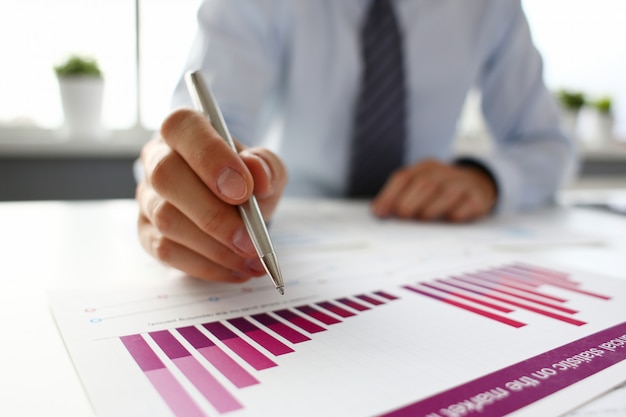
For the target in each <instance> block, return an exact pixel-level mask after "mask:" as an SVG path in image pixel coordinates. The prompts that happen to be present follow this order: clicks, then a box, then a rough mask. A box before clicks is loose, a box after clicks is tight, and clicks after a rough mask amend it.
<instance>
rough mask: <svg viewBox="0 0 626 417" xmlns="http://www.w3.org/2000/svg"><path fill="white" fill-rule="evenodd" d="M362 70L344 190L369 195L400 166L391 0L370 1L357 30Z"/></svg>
mask: <svg viewBox="0 0 626 417" xmlns="http://www.w3.org/2000/svg"><path fill="white" fill-rule="evenodd" d="M361 48H362V54H363V55H362V59H363V73H362V76H361V90H360V94H359V96H358V98H357V103H356V106H355V123H354V132H353V143H352V147H351V153H350V171H349V176H348V189H347V194H348V196H349V197H355V198H359V197H373V196H374V195H376V193H378V191H380V189H381V188H382V186H383V185H384V183H385V181H386V180H387V178H388V177H389V175H390V174H391V173H392V172H393V171H394V170H396V169H398V168H399V167H401V166H402V162H403V156H404V142H405V136H406V86H405V79H404V63H403V59H402V38H401V36H400V30H399V29H398V24H397V22H396V17H395V15H394V11H393V7H392V5H391V0H373V2H372V5H371V6H370V9H369V11H368V12H367V16H366V18H365V24H364V26H363V28H362V31H361Z"/></svg>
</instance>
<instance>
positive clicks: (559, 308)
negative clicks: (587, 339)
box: [452, 276, 578, 314]
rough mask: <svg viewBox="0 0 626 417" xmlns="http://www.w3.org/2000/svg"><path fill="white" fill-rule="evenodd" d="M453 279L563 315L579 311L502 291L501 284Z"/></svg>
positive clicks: (463, 277) (462, 277) (466, 277)
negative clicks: (547, 308)
mask: <svg viewBox="0 0 626 417" xmlns="http://www.w3.org/2000/svg"><path fill="white" fill-rule="evenodd" d="M452 278H453V279H456V280H459V281H463V282H467V283H469V284H473V285H476V286H478V287H481V288H486V289H488V290H491V291H495V292H497V293H500V294H505V295H508V296H509V297H514V298H518V299H520V300H524V301H530V302H531V303H535V304H539V305H542V306H544V307H549V308H551V309H553V310H557V311H560V312H562V313H566V314H576V313H578V311H576V310H574V309H571V308H568V307H563V306H561V305H558V304H553V303H549V302H546V301H542V300H538V299H536V298H532V297H526V296H524V295H521V294H517V293H514V292H511V291H507V290H506V289H502V287H501V286H500V285H499V284H493V283H490V282H488V281H484V280H481V279H476V278H472V277H469V276H458V277H452Z"/></svg>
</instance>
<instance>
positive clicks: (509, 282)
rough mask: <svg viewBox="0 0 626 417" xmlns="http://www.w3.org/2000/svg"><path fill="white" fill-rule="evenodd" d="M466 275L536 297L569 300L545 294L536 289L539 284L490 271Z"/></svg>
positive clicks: (561, 301)
mask: <svg viewBox="0 0 626 417" xmlns="http://www.w3.org/2000/svg"><path fill="white" fill-rule="evenodd" d="M465 275H467V276H469V277H473V278H478V279H482V280H486V281H489V282H494V283H497V284H500V285H502V286H505V287H508V288H512V289H515V290H517V291H521V292H524V293H527V294H531V295H534V296H535V297H540V298H544V299H546V300H551V301H556V302H558V303H565V302H567V300H566V299H565V298H561V297H556V296H554V295H550V294H544V293H542V292H540V291H537V289H536V288H537V286H531V285H528V284H526V283H523V282H520V281H518V280H515V279H512V278H508V277H503V276H498V275H496V274H492V273H489V272H477V273H472V274H465Z"/></svg>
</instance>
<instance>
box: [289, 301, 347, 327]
mask: <svg viewBox="0 0 626 417" xmlns="http://www.w3.org/2000/svg"><path fill="white" fill-rule="evenodd" d="M296 309H297V310H299V311H301V312H303V313H304V314H306V315H308V316H310V317H313V318H314V319H316V320H319V321H321V322H322V323H324V324H328V325H331V324H337V323H341V320H339V319H336V318H334V317H331V316H329V315H328V314H326V313H323V312H321V311H319V310H318V309H316V308H313V307H311V306H308V305H304V306H300V307H296Z"/></svg>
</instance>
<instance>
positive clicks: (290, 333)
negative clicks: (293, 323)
mask: <svg viewBox="0 0 626 417" xmlns="http://www.w3.org/2000/svg"><path fill="white" fill-rule="evenodd" d="M251 317H252V318H253V319H255V320H256V321H258V322H259V323H261V324H262V325H263V326H265V327H267V328H268V329H270V330H271V331H273V332H276V333H277V334H279V335H281V336H282V337H284V338H285V339H287V340H289V341H290V342H291V343H302V342H306V341H307V340H311V338H310V337H308V336H305V335H304V334H302V333H300V332H298V331H296V330H295V329H293V328H291V327H290V326H287V325H286V324H285V323H283V322H281V321H280V320H278V319H276V318H274V317H272V316H270V315H269V314H267V313H260V314H255V315H253V316H251Z"/></svg>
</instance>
